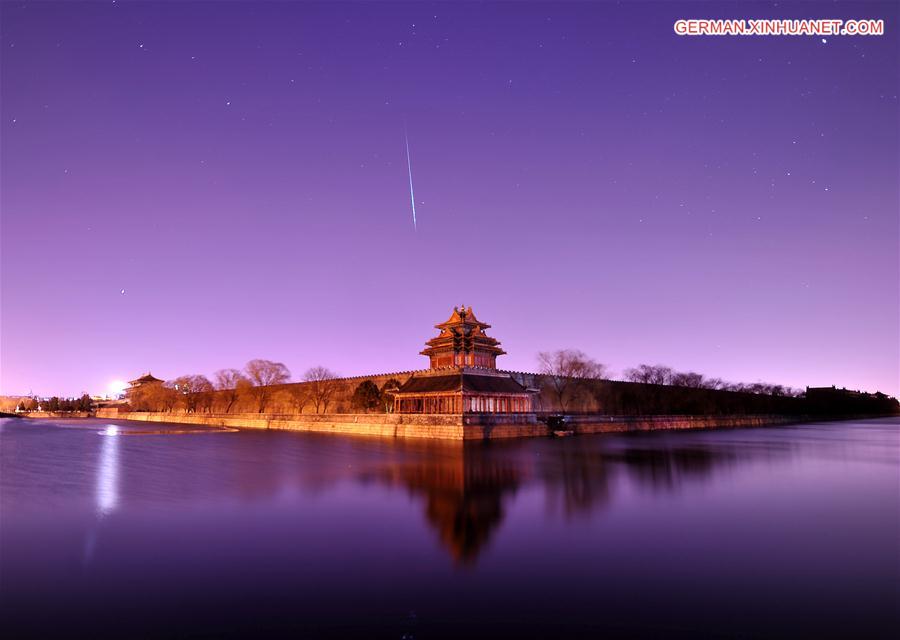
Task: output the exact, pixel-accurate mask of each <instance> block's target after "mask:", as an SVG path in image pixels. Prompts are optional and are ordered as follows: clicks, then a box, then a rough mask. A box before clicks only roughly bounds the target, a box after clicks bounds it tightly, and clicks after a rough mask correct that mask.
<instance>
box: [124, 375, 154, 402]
mask: <svg viewBox="0 0 900 640" xmlns="http://www.w3.org/2000/svg"><path fill="white" fill-rule="evenodd" d="M156 382H163V381H162V380H160V379H159V378H155V377H153V374H152V373H150V372H149V371H148V372H147V374H146V375H143V376H141V377H140V378H135V379H134V380H129V381H128V385H129V386H128V388H127V389H125V397H131V395H132V394H133V393H134V392H135V391H137V390H138V389H140V388H141V387H143V386H144V385H148V384H154V383H156Z"/></svg>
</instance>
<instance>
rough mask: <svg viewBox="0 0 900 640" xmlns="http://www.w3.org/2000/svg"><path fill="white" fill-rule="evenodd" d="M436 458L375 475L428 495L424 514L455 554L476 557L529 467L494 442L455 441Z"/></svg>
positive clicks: (465, 558)
mask: <svg viewBox="0 0 900 640" xmlns="http://www.w3.org/2000/svg"><path fill="white" fill-rule="evenodd" d="M442 453H443V455H441V456H440V458H439V459H438V460H437V461H435V460H434V459H429V460H421V461H417V462H401V463H397V464H392V465H388V466H386V467H384V468H383V469H381V470H380V471H378V472H377V473H375V474H374V476H375V477H376V478H377V479H378V480H380V481H382V482H385V483H387V484H390V485H400V486H403V487H405V488H406V489H407V490H409V491H410V492H411V493H412V494H414V495H420V496H424V498H425V519H426V520H427V521H428V523H429V524H430V525H431V526H432V527H433V528H434V529H435V530H436V531H437V532H438V535H439V537H440V540H441V542H442V543H443V544H444V546H445V547H446V548H447V550H448V551H449V552H450V554H451V556H452V557H453V558H454V560H456V561H458V562H460V563H462V564H469V563H473V562H474V561H475V559H476V558H477V557H478V554H479V553H480V552H481V551H482V550H483V549H484V548H485V546H486V545H487V543H488V541H489V540H490V537H491V533H492V532H493V531H494V529H496V528H497V527H498V526H499V525H500V524H501V523H502V522H503V518H504V502H505V501H506V500H507V498H508V497H509V496H511V495H513V494H514V493H515V491H516V489H517V488H518V487H519V485H520V484H521V482H522V478H523V476H524V474H525V472H526V470H525V469H523V468H521V467H520V466H518V465H517V464H516V460H515V459H509V458H504V457H498V456H494V455H492V453H493V452H492V451H491V449H490V448H485V447H470V446H465V447H456V448H452V449H449V450H444V451H443V452H442Z"/></svg>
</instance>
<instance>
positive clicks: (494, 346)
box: [421, 305, 506, 368]
mask: <svg viewBox="0 0 900 640" xmlns="http://www.w3.org/2000/svg"><path fill="white" fill-rule="evenodd" d="M434 327H435V329H438V330H439V331H440V334H439V335H438V336H437V337H435V338H432V339H431V340H429V341H428V342H426V343H425V344H426V348H425V350H423V351H422V352H421V354H422V355H423V356H428V357H429V358H431V366H432V368H443V367H446V366H459V365H470V366H481V367H487V368H494V367H495V359H496V357H497V356H501V355H503V354H504V353H506V352H505V351H504V350H503V349H501V348H500V342H499V341H497V340H496V339H495V338H492V337H490V336H489V335H487V334H486V333H485V329H490V327H491V325H489V324H487V323H486V322H481V321H480V320H479V319H478V318H476V317H475V313H474V312H473V311H472V307H466V306H465V305H462V306H460V307H454V308H453V313H451V314H450V317H449V318H448V319H447V321H446V322H442V323H440V324H436V325H434ZM456 354H465V357H462V359H461V360H460V359H458V358H457V355H456Z"/></svg>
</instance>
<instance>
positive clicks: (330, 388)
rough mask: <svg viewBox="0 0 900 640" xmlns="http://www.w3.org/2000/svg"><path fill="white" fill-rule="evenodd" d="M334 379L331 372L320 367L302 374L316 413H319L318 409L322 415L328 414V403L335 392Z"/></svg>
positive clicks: (334, 375) (335, 383)
mask: <svg viewBox="0 0 900 640" xmlns="http://www.w3.org/2000/svg"><path fill="white" fill-rule="evenodd" d="M335 377H336V374H335V373H334V372H333V371H330V370H329V369H326V368H325V367H321V366H320V367H313V368H312V369H309V370H307V372H306V373H304V374H303V380H304V381H306V382H308V383H309V385H308V387H309V391H310V399H311V400H312V403H313V406H314V407H315V408H316V413H319V409H321V410H322V413H328V402H329V401H330V400H331V396H333V395H334V392H335V391H336V390H337V382H336V381H335Z"/></svg>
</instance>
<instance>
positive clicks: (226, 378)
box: [216, 369, 251, 413]
mask: <svg viewBox="0 0 900 640" xmlns="http://www.w3.org/2000/svg"><path fill="white" fill-rule="evenodd" d="M250 386H251V383H250V381H249V380H248V379H247V377H246V376H245V375H244V374H243V373H241V372H240V371H238V370H237V369H220V370H219V371H216V389H218V390H219V395H220V396H221V397H222V400H223V401H224V402H225V413H231V408H232V407H234V405H235V403H236V402H237V401H238V399H239V398H240V397H241V395H242V394H243V393H244V392H246V390H247V389H249V388H250Z"/></svg>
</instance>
